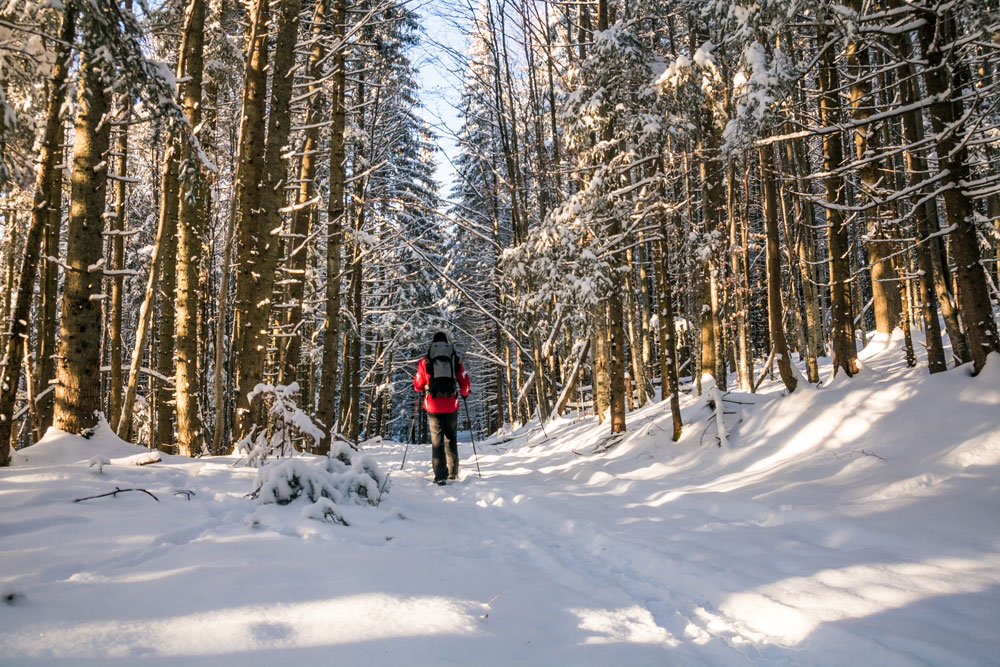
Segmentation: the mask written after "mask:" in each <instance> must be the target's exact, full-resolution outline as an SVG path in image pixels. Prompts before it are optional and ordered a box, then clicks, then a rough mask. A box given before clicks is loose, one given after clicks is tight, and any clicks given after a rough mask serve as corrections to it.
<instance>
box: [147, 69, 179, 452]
mask: <svg viewBox="0 0 1000 667" xmlns="http://www.w3.org/2000/svg"><path fill="white" fill-rule="evenodd" d="M182 60H183V59H182ZM180 66H183V63H181V65H180ZM169 135H170V138H169V139H168V140H169V141H170V142H171V147H170V148H169V149H168V154H169V157H168V156H167V155H164V163H165V164H164V171H163V174H164V175H163V194H162V197H163V200H162V201H163V204H162V208H163V212H162V215H163V216H164V221H165V226H164V228H163V239H162V242H163V251H164V252H163V256H162V258H161V260H160V261H161V262H162V269H161V276H162V279H161V281H160V288H159V294H158V297H159V298H158V301H159V306H160V316H159V318H158V319H157V325H156V331H157V339H156V372H157V373H158V374H159V375H160V376H162V377H165V378H170V377H173V376H174V327H175V326H176V313H175V310H174V308H175V304H176V297H177V208H178V204H179V203H180V202H179V201H178V193H179V191H180V183H179V180H178V172H179V169H178V154H179V152H180V144H181V140H180V138H179V137H178V136H177V134H176V133H175V132H170V133H169ZM174 399H175V393H174V387H172V386H171V385H170V384H169V383H168V382H166V381H165V380H159V381H158V382H157V384H156V393H155V395H154V401H155V403H156V420H155V425H154V428H153V431H152V438H153V442H154V443H155V445H156V447H157V449H160V450H161V451H164V452H173V447H174V416H175V415H176V407H177V406H176V402H175V400H174Z"/></svg>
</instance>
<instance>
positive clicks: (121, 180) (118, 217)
mask: <svg viewBox="0 0 1000 667" xmlns="http://www.w3.org/2000/svg"><path fill="white" fill-rule="evenodd" d="M121 102H122V104H121V108H122V109H123V114H122V116H123V118H128V116H129V114H128V111H125V109H126V108H127V107H128V102H127V101H126V100H125V99H124V98H123V99H122V100H121ZM117 176H118V179H117V181H116V182H115V217H114V228H113V231H114V236H113V237H112V239H111V244H112V258H111V268H112V269H113V272H114V276H113V279H112V285H111V330H110V331H109V332H108V343H109V347H110V348H111V374H110V376H109V378H108V383H109V384H110V387H109V389H110V394H111V397H110V399H109V401H108V421H110V422H111V423H112V424H117V423H118V421H119V419H121V414H122V388H123V384H124V383H123V382H122V292H123V288H124V286H125V275H124V274H123V273H122V272H123V271H124V269H125V243H124V241H125V239H124V237H123V236H122V235H123V234H124V232H125V218H126V215H127V213H126V209H125V195H126V192H125V190H126V179H127V178H128V128H127V126H124V127H121V128H119V130H118V174H117Z"/></svg>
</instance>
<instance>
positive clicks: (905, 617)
mask: <svg viewBox="0 0 1000 667" xmlns="http://www.w3.org/2000/svg"><path fill="white" fill-rule="evenodd" d="M861 361H862V366H863V370H862V371H861V373H860V374H859V375H858V376H856V377H854V378H850V379H847V378H842V377H838V378H835V379H833V380H832V381H831V379H830V378H829V373H828V368H827V369H825V372H824V378H825V382H824V386H822V387H820V388H813V387H807V386H806V387H802V388H801V389H800V390H798V391H796V392H795V393H794V394H792V395H790V396H787V395H784V393H783V391H782V390H781V387H780V383H773V382H772V383H765V385H764V387H763V389H762V391H761V393H759V394H745V393H739V392H731V393H728V394H725V395H723V400H722V406H721V407H722V409H721V413H722V419H723V421H724V423H723V429H724V430H725V432H726V433H727V436H728V437H726V438H725V439H724V440H725V446H720V444H722V442H723V438H720V437H719V425H718V423H717V419H718V415H719V413H720V410H718V409H717V406H715V405H714V404H712V402H711V401H709V400H707V399H706V398H704V397H702V398H694V397H690V396H689V397H687V399H686V400H685V402H684V403H683V416H684V421H685V430H684V435H683V437H682V439H681V441H680V442H678V443H672V442H671V441H670V415H669V412H668V411H667V410H666V409H665V406H661V405H659V404H655V403H654V404H650V405H647V406H645V407H644V408H642V409H639V410H637V411H636V412H634V413H632V414H630V415H629V431H628V433H626V434H625V435H624V436H623V437H620V438H609V437H608V433H607V428H606V427H605V426H602V425H600V424H598V423H597V422H596V421H595V420H594V419H592V418H587V419H582V420H576V419H574V418H572V415H567V416H566V417H565V418H562V419H556V420H552V421H550V422H548V423H546V424H545V425H544V429H543V427H542V425H540V424H538V423H537V422H535V423H533V424H529V425H526V426H525V427H523V428H522V429H520V430H519V431H516V432H514V433H512V434H508V435H506V436H503V437H495V438H492V439H489V440H487V441H486V442H481V443H478V445H479V452H480V454H481V457H480V464H481V467H482V472H483V475H484V478H483V479H479V478H478V477H476V476H475V465H474V463H473V461H472V448H471V445H470V444H469V443H462V445H461V454H462V457H463V465H464V468H463V473H462V479H461V480H460V481H459V482H458V483H455V484H449V485H448V486H446V487H436V486H432V485H431V484H430V482H429V479H430V476H431V475H430V471H429V465H428V459H429V452H428V451H427V449H426V448H421V447H411V449H410V452H409V457H408V462H407V469H406V470H404V471H400V470H399V469H398V468H399V462H400V461H401V459H402V455H403V445H401V444H398V443H393V442H387V441H373V442H370V443H366V446H365V449H364V453H365V456H366V458H365V459H364V460H365V462H366V463H365V464H364V465H362V464H361V462H360V461H359V464H358V465H359V466H361V469H367V468H366V466H371V465H373V464H374V463H375V462H377V463H378V464H379V465H380V466H382V468H383V469H388V468H389V467H390V466H394V468H393V472H392V484H391V485H387V487H388V486H391V491H387V492H386V493H385V494H384V497H383V498H382V499H381V502H380V503H379V504H378V505H377V506H374V505H372V504H370V503H359V504H354V503H344V504H338V505H337V512H336V514H337V516H339V517H340V518H341V519H342V521H331V520H329V516H327V515H326V514H325V510H324V508H323V507H319V508H318V509H317V505H318V504H319V503H312V504H310V502H308V501H307V500H306V499H303V500H302V501H301V502H298V501H296V502H297V503H298V505H299V506H298V507H293V505H295V504H296V503H292V504H291V505H288V506H280V505H277V504H265V505H258V504H256V503H255V502H254V500H253V499H252V498H250V497H248V495H249V494H251V493H252V491H253V490H254V487H255V484H257V483H259V482H258V478H257V474H258V473H257V471H255V470H248V469H246V468H243V467H240V466H236V467H234V466H233V465H232V464H233V463H234V462H235V461H236V459H234V458H230V457H220V458H206V459H198V460H188V459H184V458H181V457H169V456H164V457H163V460H162V461H160V462H158V463H152V464H149V465H144V466H141V467H139V466H136V465H127V464H126V460H127V457H130V456H133V455H134V454H136V453H139V452H144V451H145V450H142V449H141V448H136V447H135V446H133V445H129V444H128V443H123V442H121V441H120V440H117V439H116V438H114V437H113V434H110V432H104V431H100V432H98V433H95V435H94V437H92V438H90V439H89V440H84V439H82V438H77V437H76V436H67V435H65V434H60V433H58V432H55V431H50V432H49V433H48V434H47V435H46V437H45V438H44V439H43V440H42V442H40V443H39V444H38V445H35V446H34V447H31V448H28V449H25V450H23V451H22V452H19V453H18V455H17V457H16V459H15V465H14V466H13V467H11V468H9V469H4V470H0V538H2V539H0V572H2V573H3V574H2V575H0V576H2V579H0V582H2V584H0V585H2V587H3V592H4V593H5V595H7V596H8V597H9V601H8V604H4V605H0V622H2V623H3V624H4V626H5V628H6V632H5V633H3V635H2V636H0V655H3V656H4V659H3V661H4V662H5V664H38V663H41V662H51V661H56V662H60V661H70V660H72V661H74V663H75V662H77V661H83V662H88V661H92V662H94V663H95V664H97V663H100V664H107V663H108V662H109V661H110V662H115V661H117V662H118V663H121V664H133V663H134V662H137V661H140V660H141V661H143V662H149V661H153V662H156V663H158V664H185V665H186V664H213V665H214V664H240V665H245V664H262V665H263V664H273V663H275V662H277V661H283V660H313V661H321V662H325V663H331V664H345V663H348V662H355V661H370V660H378V661H380V662H382V663H384V664H407V665H439V664H455V663H459V664H476V665H507V664H517V665H553V664H580V665H608V664H629V665H664V664H669V665H704V664H710V665H744V664H747V663H750V664H759V663H768V664H770V663H784V664H795V665H841V664H845V663H853V664H858V665H914V664H934V665H963V664H967V665H979V664H996V656H997V655H1000V634H998V633H997V632H996V626H997V622H998V620H1000V548H998V547H1000V493H998V492H1000V359H997V358H992V359H990V362H989V363H988V365H987V366H986V368H985V369H984V370H983V372H982V373H980V375H979V376H977V377H974V378H973V377H970V376H969V374H968V372H967V371H966V370H965V369H964V368H959V369H954V370H951V371H949V372H948V373H944V374H939V375H936V376H927V375H926V371H925V370H924V369H923V368H922V367H918V368H915V369H907V368H905V365H904V364H903V360H902V354H901V352H900V342H899V340H898V337H876V338H874V339H873V340H872V341H871V342H870V343H869V345H868V347H866V348H865V350H864V351H863V353H862V354H861ZM94 457H100V458H103V459H106V460H108V461H111V463H109V464H107V465H103V471H101V467H102V466H91V465H90V462H92V461H93V459H94ZM368 457H370V458H368ZM304 461H305V460H304ZM301 465H304V463H303V464H301ZM301 465H300V464H296V466H298V467H301ZM293 467H294V466H293ZM359 472H360V469H359ZM376 477H377V480H378V481H380V482H382V481H385V480H384V477H378V476H376ZM126 485H127V486H126ZM116 486H118V487H121V488H133V487H138V488H144V489H146V490H148V491H150V492H151V493H153V494H155V495H156V496H157V497H158V498H159V502H156V501H154V500H152V499H151V498H149V497H148V496H146V495H144V494H139V493H134V494H120V495H118V496H116V497H107V498H101V499H94V500H88V501H86V502H80V503H74V502H72V501H73V499H75V498H78V497H83V496H90V495H96V494H99V493H102V492H106V491H109V490H112V489H113V488H115V487H116ZM372 490H373V489H369V491H366V495H370V493H369V492H370V491H372ZM328 495H334V494H332V493H331V494H328ZM323 500H324V501H327V500H328V499H323ZM331 504H332V503H331ZM320 510H323V511H320Z"/></svg>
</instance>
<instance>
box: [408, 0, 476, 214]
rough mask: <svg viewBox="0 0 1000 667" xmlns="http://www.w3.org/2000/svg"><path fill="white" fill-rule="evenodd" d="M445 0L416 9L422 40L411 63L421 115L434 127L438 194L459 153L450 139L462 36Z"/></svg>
mask: <svg viewBox="0 0 1000 667" xmlns="http://www.w3.org/2000/svg"><path fill="white" fill-rule="evenodd" d="M449 4H450V3H448V2H447V1H442V0H422V1H420V2H418V4H416V6H415V9H416V11H417V13H418V14H419V17H420V27H421V32H422V35H421V43H420V45H418V46H417V47H416V49H414V52H413V54H412V58H413V62H414V64H415V66H416V67H417V71H418V74H417V80H418V81H419V82H420V86H421V94H420V100H421V102H422V103H423V108H422V109H421V116H422V117H423V118H424V119H425V120H426V121H427V122H428V123H429V124H430V125H431V127H432V128H434V132H435V134H436V135H437V137H438V152H437V163H438V167H437V174H436V175H437V179H438V182H439V183H441V185H442V189H441V194H442V195H443V196H448V193H449V191H450V190H451V184H452V182H453V180H454V175H455V172H454V169H453V168H452V165H451V160H452V159H454V157H455V155H456V154H457V152H458V146H457V144H456V143H455V142H454V141H453V140H452V138H451V137H452V136H453V135H454V134H456V133H457V132H458V131H459V129H461V126H462V118H461V116H460V115H459V113H458V112H457V106H458V101H459V98H460V96H461V91H462V89H461V85H462V82H461V79H460V77H459V70H458V68H459V65H460V63H458V62H455V58H454V53H450V52H449V50H451V51H454V52H457V53H464V51H465V35H464V33H463V31H462V30H461V28H460V27H459V26H458V25H456V18H455V10H454V9H453V8H449V7H448V5H449Z"/></svg>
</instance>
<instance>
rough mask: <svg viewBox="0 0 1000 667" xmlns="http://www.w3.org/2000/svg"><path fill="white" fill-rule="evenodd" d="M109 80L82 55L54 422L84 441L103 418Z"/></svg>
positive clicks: (97, 62) (104, 66)
mask: <svg viewBox="0 0 1000 667" xmlns="http://www.w3.org/2000/svg"><path fill="white" fill-rule="evenodd" d="M112 77H113V73H112V68H111V64H110V63H108V62H106V61H104V60H103V59H100V58H95V57H93V56H92V55H89V54H86V55H84V57H83V61H82V64H81V66H80V86H79V91H78V93H77V104H78V109H79V111H78V112H77V117H76V126H75V136H74V140H73V180H72V183H73V184H72V189H71V201H70V212H69V224H68V227H67V236H66V271H65V274H64V282H63V300H62V313H61V320H60V330H59V360H58V364H57V367H56V379H57V380H58V384H56V405H55V417H54V421H55V425H56V427H58V428H59V429H61V430H63V431H66V432H67V433H77V434H87V433H89V432H90V430H91V429H93V428H94V427H95V426H96V425H97V424H98V421H99V420H100V418H101V405H102V400H101V399H102V396H101V378H100V364H101V356H100V355H101V350H100V344H101V301H102V300H103V295H102V294H101V288H102V284H103V262H101V259H102V256H103V250H104V248H103V245H104V242H103V238H102V236H101V232H103V231H104V198H105V191H106V189H107V177H108V170H107V161H106V158H107V152H108V144H109V141H110V133H111V124H110V123H108V122H107V118H105V116H106V115H107V114H108V112H109V111H110V106H111V105H110V99H109V90H108V87H109V86H110V84H111V81H112ZM39 231H41V230H39ZM33 277H34V276H32V278H33ZM14 363H17V361H15V362H14Z"/></svg>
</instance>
